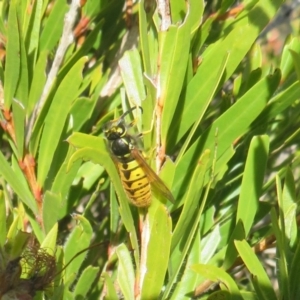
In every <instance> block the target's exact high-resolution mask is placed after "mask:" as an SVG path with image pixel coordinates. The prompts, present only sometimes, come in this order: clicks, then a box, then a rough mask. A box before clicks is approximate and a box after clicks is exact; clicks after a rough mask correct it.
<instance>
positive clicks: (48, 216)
mask: <svg viewBox="0 0 300 300" xmlns="http://www.w3.org/2000/svg"><path fill="white" fill-rule="evenodd" d="M60 206H61V198H60V197H59V196H58V195H57V194H54V193H51V192H50V191H46V192H45V193H44V198H43V224H44V230H45V232H46V233H47V232H49V230H50V229H51V228H52V227H53V225H54V224H55V223H56V222H57V220H58V219H59V218H58V215H59V211H60Z"/></svg>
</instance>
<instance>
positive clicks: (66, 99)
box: [37, 57, 86, 186]
mask: <svg viewBox="0 0 300 300" xmlns="http://www.w3.org/2000/svg"><path fill="white" fill-rule="evenodd" d="M85 62H86V58H85V57H83V58H82V59H80V60H79V61H78V62H77V63H76V64H75V65H74V66H73V68H72V69H71V70H70V72H69V73H68V74H67V76H66V77H65V78H64V79H63V80H62V82H61V84H60V85H59V87H58V89H57V92H56V93H55V96H54V98H53V101H52V103H51V106H50V108H49V112H48V114H47V116H46V119H45V127H44V130H43V134H42V137H41V143H40V149H39V157H38V173H37V175H38V176H37V177H38V178H37V180H38V183H39V184H40V186H43V184H44V181H45V179H46V177H47V174H48V172H49V169H50V167H51V164H52V163H53V162H52V160H53V157H54V153H55V150H56V148H57V145H58V143H59V140H60V136H61V134H62V131H63V127H64V125H65V122H66V120H67V116H68V113H69V110H70V108H71V103H72V101H74V99H75V97H76V96H77V93H78V89H79V86H80V83H81V80H82V74H81V73H82V69H83V66H84V64H85Z"/></svg>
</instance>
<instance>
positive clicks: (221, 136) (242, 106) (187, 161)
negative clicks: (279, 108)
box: [172, 74, 278, 198]
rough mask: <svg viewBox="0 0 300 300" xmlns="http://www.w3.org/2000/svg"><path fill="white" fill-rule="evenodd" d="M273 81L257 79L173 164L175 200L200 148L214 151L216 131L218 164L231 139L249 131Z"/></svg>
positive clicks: (271, 89)
mask: <svg viewBox="0 0 300 300" xmlns="http://www.w3.org/2000/svg"><path fill="white" fill-rule="evenodd" d="M277 82H278V78H277V76H276V74H275V76H268V77H266V78H264V79H262V80H260V81H259V82H258V83H257V84H256V85H255V86H254V87H252V88H251V89H250V90H249V91H248V92H247V93H246V94H244V95H243V96H242V97H241V98H240V99H239V101H238V102H236V103H235V104H234V105H233V106H231V107H230V108H229V109H228V110H227V111H226V112H225V113H223V114H222V115H221V116H220V117H219V118H218V119H217V120H215V121H214V123H213V124H212V125H211V126H210V127H208V128H207V130H205V131H204V132H203V134H202V135H201V137H200V138H198V139H197V140H196V141H195V142H194V144H193V145H192V146H191V147H190V148H189V149H188V151H187V152H186V153H185V154H184V156H183V157H182V159H181V160H180V161H177V162H176V164H177V168H176V173H175V178H174V183H173V189H172V191H173V194H174V196H175V198H176V197H178V196H179V195H181V193H182V191H180V189H181V188H182V187H184V186H185V185H186V182H187V181H188V180H189V176H182V174H191V172H192V170H193V169H194V168H195V166H196V164H197V161H196V160H195V159H193V157H197V153H199V152H200V153H201V151H203V150H204V149H210V150H211V151H212V150H213V149H214V147H215V141H216V132H217V140H218V148H217V162H218V160H219V159H220V158H221V157H222V155H223V153H225V151H227V150H228V149H229V148H230V147H231V144H232V143H233V142H234V140H235V139H237V138H238V137H239V136H241V135H242V134H244V133H245V132H246V131H247V130H249V126H250V124H251V123H252V122H253V121H254V120H255V118H256V117H257V116H258V115H259V114H260V113H261V111H262V110H263V108H264V107H265V105H266V103H267V101H268V99H269V98H270V97H271V95H272V93H273V92H274V90H275V89H276V87H277ZM210 164H211V163H210Z"/></svg>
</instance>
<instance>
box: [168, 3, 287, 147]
mask: <svg viewBox="0 0 300 300" xmlns="http://www.w3.org/2000/svg"><path fill="white" fill-rule="evenodd" d="M281 2H282V1H280V0H276V1H273V0H266V1H264V3H262V1H259V2H257V4H255V5H254V6H253V7H250V6H249V7H246V8H245V10H244V11H243V12H242V13H241V14H240V15H239V18H237V19H233V20H232V21H231V22H230V23H229V24H228V25H227V26H225V27H224V29H223V30H224V32H223V33H224V35H223V36H222V39H218V40H217V42H215V43H213V44H211V45H209V46H208V47H207V48H206V49H205V51H204V53H203V55H202V63H201V65H200V66H199V68H198V70H197V74H196V75H195V76H194V77H193V79H192V80H191V81H190V82H189V84H188V86H187V91H186V94H185V98H184V99H185V100H183V101H182V102H181V103H182V107H181V108H180V112H181V116H189V118H187V119H186V121H185V122H177V123H176V124H175V125H174V127H173V130H172V133H173V135H172V137H171V136H170V139H171V140H173V139H175V142H176V143H177V142H178V141H179V140H180V139H181V138H182V136H183V135H184V134H185V133H186V132H187V130H188V129H189V128H190V127H191V126H192V124H193V123H194V122H195V121H196V120H197V117H198V111H197V110H196V109H195V107H198V106H199V105H201V101H202V94H203V93H205V90H206V84H207V83H209V84H211V83H213V78H214V76H215V75H214V73H216V72H217V71H218V70H219V66H220V65H221V64H222V61H223V59H224V57H226V55H227V54H228V53H230V58H229V61H228V63H227V65H226V70H225V76H224V78H223V81H222V82H225V81H226V80H227V79H228V78H229V77H230V76H231V75H232V73H233V72H234V70H235V69H236V67H237V66H238V65H239V64H240V62H241V61H242V59H243V58H244V57H245V55H246V53H247V52H248V51H249V49H250V47H251V46H252V44H253V42H254V41H255V39H256V38H257V36H258V35H259V33H260V32H261V30H262V29H263V28H264V27H265V26H266V25H267V23H268V22H269V20H270V18H271V17H273V15H274V14H275V12H276V10H277V9H278V8H279V6H280V5H281ZM254 24H255V25H254ZM245 37H246V38H245ZM204 82H205V83H206V84H203V83H204ZM220 87H221V85H220Z"/></svg>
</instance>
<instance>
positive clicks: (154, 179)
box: [131, 148, 175, 203]
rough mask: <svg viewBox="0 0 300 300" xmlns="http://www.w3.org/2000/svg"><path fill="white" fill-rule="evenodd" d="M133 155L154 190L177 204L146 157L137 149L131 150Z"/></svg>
mask: <svg viewBox="0 0 300 300" xmlns="http://www.w3.org/2000/svg"><path fill="white" fill-rule="evenodd" d="M131 155H132V156H133V157H134V158H135V159H136V161H137V162H138V164H139V166H140V167H141V168H142V169H143V170H144V172H145V173H146V175H147V177H148V180H149V182H150V184H151V187H152V188H153V189H154V192H156V193H157V194H158V195H162V196H164V197H165V198H167V199H168V200H169V201H171V202H172V203H174V202H175V199H174V197H173V195H172V193H171V191H170V190H169V189H168V187H167V186H166V185H165V184H164V182H163V181H162V180H161V179H160V178H159V177H158V175H157V174H156V173H155V172H154V171H153V170H152V169H151V167H150V166H149V165H148V164H147V162H146V161H145V159H144V157H143V156H142V155H141V153H140V152H139V150H138V149H137V148H133V149H132V150H131Z"/></svg>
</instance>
